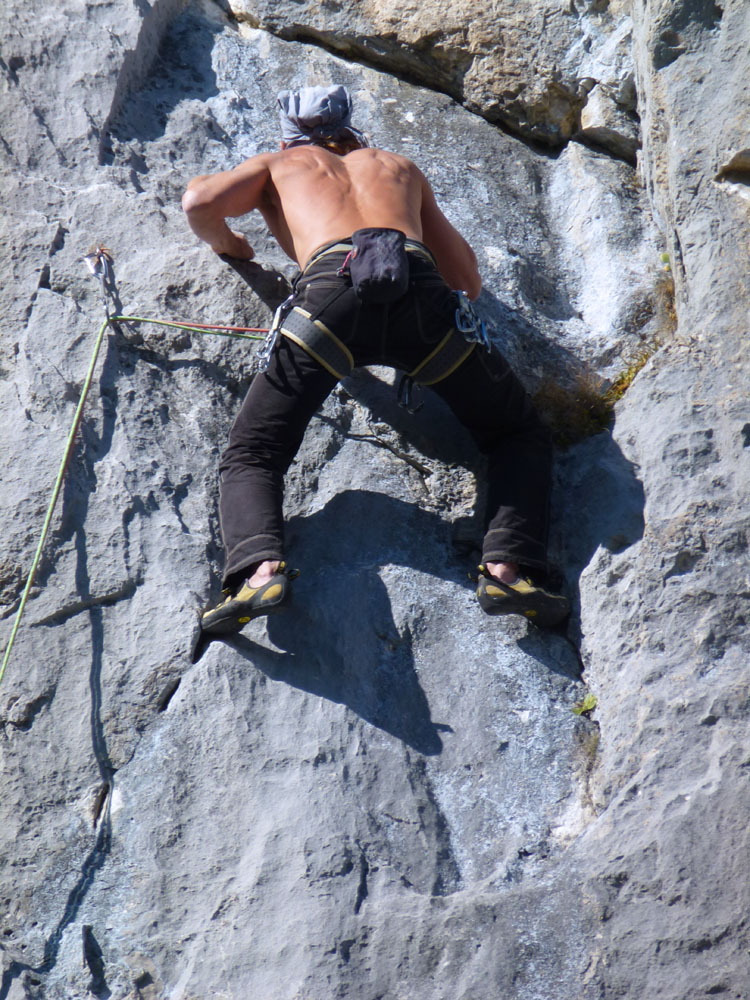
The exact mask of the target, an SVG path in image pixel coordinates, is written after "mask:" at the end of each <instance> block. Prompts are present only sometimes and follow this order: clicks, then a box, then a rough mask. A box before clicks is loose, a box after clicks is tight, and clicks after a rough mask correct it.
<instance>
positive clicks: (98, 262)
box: [0, 244, 278, 683]
mask: <svg viewBox="0 0 750 1000" xmlns="http://www.w3.org/2000/svg"><path fill="white" fill-rule="evenodd" d="M83 260H84V263H85V264H86V266H87V267H88V269H89V271H90V272H91V274H92V275H93V276H94V277H95V278H96V279H97V280H98V281H100V282H101V286H102V296H103V298H104V311H105V313H106V317H107V318H106V319H105V320H104V322H103V323H102V325H101V327H100V328H99V332H98V333H97V335H96V339H95V341H94V349H93V351H92V354H91V360H90V361H89V367H88V371H87V373H86V378H85V380H84V383H83V388H82V389H81V395H80V398H79V400H78V405H77V407H76V411H75V414H74V416H73V423H72V424H71V427H70V431H69V433H68V439H67V441H66V444H65V450H64V452H63V457H62V461H61V463H60V467H59V469H58V472H57V478H56V479H55V485H54V487H53V489H52V495H51V497H50V501H49V504H48V506H47V513H46V514H45V517H44V523H43V524H42V531H41V535H40V538H39V543H38V545H37V547H36V552H35V553H34V558H33V560H32V563H31V569H30V570H29V575H28V577H27V579H26V585H25V586H24V589H23V593H22V595H21V601H20V603H19V605H18V610H17V611H16V617H15V620H14V622H13V628H12V630H11V633H10V638H9V639H8V645H7V646H6V648H5V653H4V655H3V660H2V664H0V683H2V680H3V677H4V676H5V669H6V667H7V666H8V661H9V660H10V654H11V650H12V649H13V644H14V643H15V640H16V635H17V633H18V628H19V625H20V624H21V618H22V616H23V612H24V608H25V607H26V602H27V600H28V597H29V593H30V592H31V588H32V587H33V585H34V579H35V577H36V572H37V569H38V567H39V561H40V559H41V557H42V550H43V548H44V543H45V541H46V540H47V534H48V533H49V528H50V524H51V522H52V515H53V513H54V510H55V506H56V504H57V500H58V497H59V495H60V490H61V488H62V484H63V481H64V479H65V473H66V472H67V469H68V465H69V463H70V458H71V455H72V454H73V445H74V444H75V437H76V434H77V432H78V428H79V426H80V423H81V418H82V416H83V409H84V406H85V405H86V398H87V396H88V394H89V389H90V388H91V382H92V380H93V377H94V370H95V368H96V362H97V360H98V358H99V351H100V349H101V346H102V342H103V340H104V334H105V331H106V330H107V327H109V326H116V325H117V324H118V323H150V324H154V325H157V326H166V327H171V328H175V329H178V330H187V331H188V332H191V333H203V334H211V335H214V336H219V337H237V338H240V339H243V340H263V339H264V338H263V337H262V336H260V334H266V333H268V332H269V331H267V330H266V329H265V328H263V329H261V328H257V327H249V326H248V327H245V326H214V325H210V324H205V323H180V322H176V321H174V320H164V319H157V318H155V317H151V316H125V315H121V314H119V313H114V314H112V313H110V306H109V300H110V299H111V298H112V299H114V297H115V282H114V270H113V267H112V263H113V262H112V254H111V251H110V250H109V249H108V248H107V247H105V246H103V245H101V244H97V245H95V246H94V247H93V248H92V249H91V250H90V251H89V252H88V253H87V254H86V255H85V257H84V258H83ZM277 313H278V310H277Z"/></svg>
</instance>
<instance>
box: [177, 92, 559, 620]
mask: <svg viewBox="0 0 750 1000" xmlns="http://www.w3.org/2000/svg"><path fill="white" fill-rule="evenodd" d="M279 106H280V119H281V126H282V142H281V152H277V153H261V154H260V155H258V156H254V157H251V158H250V159H249V160H246V161H245V162H244V163H242V164H240V165H239V166H237V167H235V168H234V169H233V170H229V171H224V172H221V173H217V174H212V175H207V176H202V177H196V178H194V179H193V180H192V181H191V182H190V183H189V185H188V187H187V190H186V192H185V194H184V196H183V199H182V205H183V208H184V210H185V213H186V215H187V219H188V222H189V225H190V227H191V229H192V230H193V232H194V233H195V234H196V235H197V236H198V237H200V239H202V240H204V241H205V242H206V243H208V244H209V245H210V246H211V249H212V250H214V251H215V252H216V253H217V254H226V255H228V256H231V257H236V258H241V259H245V260H249V259H251V258H252V257H253V256H254V252H253V249H252V247H251V246H250V244H249V243H248V241H247V239H246V238H245V237H244V236H243V235H242V234H241V233H238V232H235V231H233V230H232V229H230V228H229V226H228V225H227V223H226V219H227V218H234V217H237V216H241V215H245V214H246V213H248V212H251V211H252V210H253V209H256V208H257V209H258V210H259V211H260V212H261V214H262V215H263V218H264V219H265V222H266V224H267V225H268V228H269V229H270V230H271V232H272V233H273V235H274V236H275V237H276V239H277V240H278V242H279V244H280V245H281V247H282V249H283V250H284V251H285V252H286V253H287V255H288V256H289V257H291V258H292V259H293V260H295V261H296V262H297V264H298V265H299V267H300V269H301V272H302V273H301V274H300V276H299V277H298V278H297V280H296V282H295V290H294V293H293V296H294V297H293V300H292V301H291V302H290V303H287V308H286V312H285V316H284V319H283V320H282V321H281V324H280V333H281V336H278V337H277V339H276V341H275V344H274V348H273V352H272V355H271V360H270V364H269V367H268V369H267V371H265V372H263V373H260V374H257V375H255V376H254V377H253V380H252V382H251V385H250V389H249V391H248V394H247V397H246V399H245V402H244V403H243V406H242V409H241V411H240V414H239V416H238V417H237V420H236V421H235V424H234V426H233V428H232V431H231V433H230V439H229V446H228V447H227V449H226V451H225V452H224V455H223V456H222V461H221V466H220V472H221V499H220V518H221V528H222V537H223V540H224V544H225V548H226V564H225V570H224V587H225V589H224V591H223V594H222V598H221V599H220V600H219V602H218V603H217V604H216V605H215V606H213V607H211V608H208V609H207V610H206V611H205V612H204V613H203V616H202V619H201V624H202V628H203V631H204V632H205V633H208V634H224V633H228V632H233V631H236V630H238V629H240V628H242V627H243V625H244V624H245V623H246V622H248V621H250V620H251V619H253V618H256V617H258V616H259V615H263V614H267V613H268V612H269V611H271V610H273V609H275V608H276V607H278V606H279V605H280V604H282V603H283V602H284V601H285V600H286V598H287V595H288V580H289V578H290V575H289V573H288V572H287V570H286V568H285V564H284V562H283V520H282V515H281V501H282V495H283V477H284V474H285V473H286V470H287V468H288V467H289V465H290V464H291V461H292V459H293V458H294V455H295V454H296V452H297V449H298V448H299V445H300V443H301V441H302V436H303V434H304V431H305V428H306V426H307V424H308V422H309V420H310V419H311V417H312V415H313V414H314V412H315V411H316V410H317V409H318V408H319V407H320V405H321V404H322V403H323V401H324V400H325V398H326V396H327V395H328V394H329V392H330V391H331V390H332V389H333V388H334V386H335V385H336V383H337V381H338V379H339V378H341V377H343V376H344V375H346V374H348V372H349V371H350V370H351V367H352V366H353V365H357V364H376V363H380V364H387V365H391V366H392V367H395V368H399V369H401V370H403V371H405V372H407V373H409V374H410V375H411V377H412V378H413V379H414V381H416V382H417V383H418V384H422V385H432V386H434V388H435V391H436V392H438V394H439V395H441V396H442V397H443V398H444V399H445V400H446V401H447V402H448V404H449V405H450V406H451V408H452V409H453V411H454V413H455V414H456V415H457V417H458V418H459V420H461V422H462V423H463V424H464V425H465V426H466V427H467V428H468V429H469V430H470V432H471V433H472V435H473V436H474V438H475V440H476V441H477V444H478V445H479V447H480V449H481V450H482V451H484V452H485V453H486V454H488V456H489V476H488V478H489V497H488V508H489V511H488V513H489V515H490V516H489V518H488V521H489V527H488V531H487V534H486V536H485V543H484V552H483V565H482V566H481V567H480V577H479V583H478V588H477V597H478V600H479V603H480V605H481V607H482V608H483V609H484V610H485V611H487V612H488V613H489V614H509V613H517V614H523V615H525V616H526V617H527V618H529V620H531V621H534V622H535V623H537V624H541V625H554V624H557V623H559V622H560V621H562V620H563V619H564V618H565V617H566V616H567V614H568V612H569V605H568V602H567V600H566V599H565V598H564V597H562V596H560V595H556V594H553V593H550V592H549V591H547V590H545V589H544V588H543V585H542V584H543V582H544V577H545V574H546V534H547V507H548V498H549V490H550V454H551V453H550V445H549V440H548V435H547V433H546V431H545V429H544V428H543V426H542V425H541V423H540V422H539V420H538V418H537V416H536V414H535V413H534V411H533V409H532V407H531V404H530V402H529V400H528V397H527V396H526V393H525V392H524V390H523V388H522V387H521V385H520V383H519V382H518V381H517V379H516V378H515V376H514V375H513V373H512V372H511V370H510V368H509V367H508V365H507V363H506V362H505V360H504V359H503V358H502V357H501V356H500V355H499V354H498V353H497V352H496V351H495V350H494V349H493V350H491V351H489V350H487V349H486V348H485V347H483V346H478V345H476V344H471V343H467V341H466V340H465V339H464V338H462V337H461V336H460V335H459V334H458V333H457V331H456V330H455V325H454V324H455V313H456V308H457V305H458V299H457V296H456V295H455V293H454V292H453V291H452V289H457V290H462V291H463V292H464V293H465V295H466V296H468V298H470V299H472V300H473V299H476V298H477V297H478V295H479V293H480V291H481V287H482V285H481V279H480V277H479V272H478V270H477V260H476V257H475V255H474V252H473V250H472V249H471V247H470V246H469V244H468V243H467V242H466V240H464V238H463V237H462V236H461V235H460V234H459V233H458V232H457V231H456V229H454V227H453V226H452V225H451V223H450V222H449V221H448V220H447V219H446V217H445V216H444V215H443V213H442V212H441V211H440V208H439V207H438V205H437V202H436V200H435V196H434V194H433V192H432V189H431V188H430V185H429V184H428V182H427V180H426V178H425V177H424V175H423V174H422V172H421V171H420V170H419V168H418V167H417V166H416V165H415V164H414V163H412V162H411V161H410V160H408V159H406V157H404V156H400V155H397V154H395V153H390V152H385V151H384V150H381V149H374V148H370V147H369V146H368V144H367V140H366V138H365V137H364V136H363V135H362V133H360V132H358V131H357V130H356V129H355V128H353V126H352V125H351V99H350V97H349V95H348V93H347V91H346V90H345V88H343V87H330V88H322V87H312V88H304V89H303V90H301V91H299V92H296V93H290V92H289V91H282V93H281V94H280V95H279ZM361 234H364V236H362V235H361ZM358 258H359V260H358ZM355 261H356V262H357V263H356V264H355ZM368 262H369V263H368ZM355 267H359V268H360V272H361V270H362V268H364V279H365V280H359V279H360V278H361V273H360V275H359V277H358V275H357V273H355ZM368 268H370V269H369V270H368ZM372 268H374V271H373V272H372V274H374V278H372V274H371V270H372ZM370 279H372V280H370ZM358 281H359V284H358ZM373 289H374V291H373ZM436 349H437V350H436Z"/></svg>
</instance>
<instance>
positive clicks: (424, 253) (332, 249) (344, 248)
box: [302, 238, 437, 274]
mask: <svg viewBox="0 0 750 1000" xmlns="http://www.w3.org/2000/svg"><path fill="white" fill-rule="evenodd" d="M353 246H354V244H353V243H352V241H351V239H345V240H336V241H335V242H334V243H325V244H324V245H323V246H322V247H319V248H318V249H317V250H316V251H315V252H314V253H313V254H312V255H311V256H310V258H309V260H308V261H307V263H306V264H305V266H304V267H303V268H302V273H303V274H304V273H305V271H307V269H308V267H312V265H313V264H315V263H317V262H318V261H319V260H320V259H321V258H322V257H327V256H328V255H329V254H333V253H339V254H340V253H344V254H346V253H349V252H350V251H351V249H352V247H353ZM404 248H405V249H406V252H407V253H413V254H416V255H417V256H418V257H422V258H423V259H424V260H426V261H427V262H428V264H432V266H433V267H434V268H435V269H437V262H436V261H435V258H434V257H433V256H432V253H431V252H430V251H429V250H428V249H427V247H426V246H425V245H424V243H420V242H419V240H410V239H408V238H407V240H406V243H405V244H404Z"/></svg>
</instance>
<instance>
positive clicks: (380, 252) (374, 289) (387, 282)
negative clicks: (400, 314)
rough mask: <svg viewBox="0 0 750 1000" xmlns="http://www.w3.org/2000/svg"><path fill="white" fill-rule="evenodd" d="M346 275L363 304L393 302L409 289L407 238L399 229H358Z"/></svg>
mask: <svg viewBox="0 0 750 1000" xmlns="http://www.w3.org/2000/svg"><path fill="white" fill-rule="evenodd" d="M352 244H353V246H354V249H353V251H352V253H351V255H350V258H349V274H350V276H351V279H352V285H353V286H354V290H355V291H356V293H357V295H358V296H359V297H360V299H362V301H363V302H372V303H377V302H395V301H396V300H397V299H400V298H401V297H402V296H403V295H406V293H407V291H408V289H409V260H408V258H407V256H406V246H405V244H406V235H405V234H404V233H402V232H401V230H400V229H358V230H357V231H356V233H354V234H353V235H352Z"/></svg>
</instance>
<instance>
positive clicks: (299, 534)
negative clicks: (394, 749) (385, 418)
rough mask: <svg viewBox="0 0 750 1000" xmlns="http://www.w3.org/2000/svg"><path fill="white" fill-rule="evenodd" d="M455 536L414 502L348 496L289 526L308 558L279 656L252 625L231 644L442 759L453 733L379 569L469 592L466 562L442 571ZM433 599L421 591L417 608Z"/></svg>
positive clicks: (283, 617) (279, 622) (272, 630)
mask: <svg viewBox="0 0 750 1000" xmlns="http://www.w3.org/2000/svg"><path fill="white" fill-rule="evenodd" d="M447 533H448V526H447V525H446V524H445V522H443V521H442V520H441V519H440V518H439V517H438V516H437V515H436V514H432V513H429V512H426V511H423V510H420V509H419V508H418V507H417V506H415V505H413V504H408V503H404V502H403V501H401V500H396V499H394V498H392V497H388V496H386V495H384V494H380V493H371V492H368V491H366V490H357V491H354V490H351V491H346V492H344V493H341V494H339V495H338V496H336V497H335V498H334V499H333V500H331V501H330V503H328V504H326V506H325V507H324V508H323V509H322V510H320V511H318V512H316V513H315V514H311V515H310V516H307V517H298V518H293V519H292V520H291V521H290V523H289V526H288V540H289V546H290V550H291V551H293V552H299V553H304V561H303V564H302V575H301V576H300V577H299V579H298V580H296V581H295V582H294V584H293V585H292V586H293V607H292V608H290V609H289V611H288V612H286V613H282V614H279V615H277V616H275V617H271V618H269V619H268V622H267V629H268V636H269V638H270V639H271V641H272V642H273V644H274V645H275V646H276V647H278V648H277V649H276V650H273V649H269V648H267V647H266V646H263V645H262V644H260V643H258V642H254V641H253V640H252V638H251V635H252V626H251V627H250V628H249V629H248V633H249V634H248V635H245V634H242V635H239V636H237V637H234V638H232V639H230V640H227V642H228V644H229V645H231V646H233V647H234V648H235V649H236V650H237V651H238V652H240V653H241V654H242V655H244V656H246V658H247V659H248V660H249V661H250V662H251V663H252V664H253V665H254V666H255V667H256V668H257V669H259V670H261V671H263V673H265V674H266V675H268V676H269V677H272V678H273V679H274V680H280V681H284V682H285V683H288V684H292V685H294V686H295V687H298V688H301V689H302V690H304V691H309V692H311V693H313V694H317V695H320V696H322V697H324V698H327V699H329V700H330V701H335V702H339V703H342V704H345V705H347V706H348V707H349V708H350V709H352V711H354V712H356V713H357V715H359V716H360V717H361V718H362V719H365V720H366V721H367V722H369V723H371V724H372V725H374V726H377V727H378V728H379V729H382V730H384V731H385V732H388V733H391V734H392V735H393V736H395V737H397V738H398V739H400V740H402V741H403V742H404V743H406V744H408V745H409V746H411V747H413V748H414V749H415V750H417V751H419V752H420V753H423V754H438V753H440V751H441V750H442V741H441V738H440V732H441V731H446V730H448V731H450V727H448V726H446V725H440V724H438V723H436V722H434V721H433V720H432V719H431V717H430V708H429V705H428V703H427V698H426V696H425V694H424V692H423V690H422V688H421V687H420V685H419V680H418V678H417V674H416V671H415V669H414V658H413V654H412V639H411V634H410V632H409V630H408V628H404V629H402V630H400V631H399V629H398V627H397V626H396V624H395V622H394V619H393V613H392V610H391V603H390V600H389V595H388V591H387V590H386V587H385V584H384V583H383V581H382V580H381V578H380V575H379V573H378V570H377V568H376V567H377V566H379V565H389V564H401V565H408V566H409V567H411V568H413V569H417V570H421V571H424V572H428V573H434V572H436V571H437V572H442V575H443V576H444V578H446V579H450V580H452V581H454V582H461V583H465V584H466V585H467V586H468V585H469V582H468V580H467V579H465V577H464V579H463V580H462V579H461V577H462V569H463V567H461V566H460V565H459V564H458V563H457V562H455V561H454V562H450V561H449V563H448V565H446V566H444V567H442V569H441V567H440V566H436V565H435V563H436V562H439V561H440V559H439V553H440V550H441V548H442V549H443V550H444V549H445V548H447V545H443V546H441V545H440V541H441V539H440V536H441V535H442V536H444V538H443V541H444V542H447V540H448V539H447ZM436 543H437V544H436ZM436 553H438V557H437V559H436ZM423 599H424V593H423V591H420V590H417V589H415V590H414V597H413V598H412V600H417V601H421V600H423ZM404 600H405V601H407V600H410V598H409V597H408V596H404ZM410 617H413V616H410Z"/></svg>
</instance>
